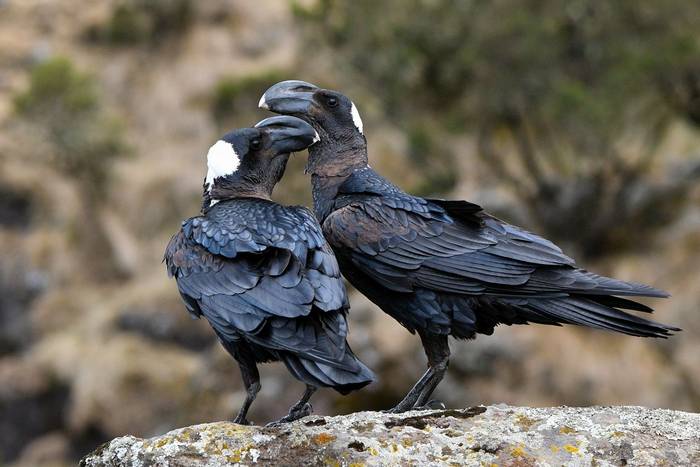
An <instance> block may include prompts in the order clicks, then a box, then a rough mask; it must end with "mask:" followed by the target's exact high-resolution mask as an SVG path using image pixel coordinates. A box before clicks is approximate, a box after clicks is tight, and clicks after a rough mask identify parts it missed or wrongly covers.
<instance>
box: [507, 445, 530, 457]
mask: <svg viewBox="0 0 700 467" xmlns="http://www.w3.org/2000/svg"><path fill="white" fill-rule="evenodd" d="M510 455H511V456H513V457H525V456H526V455H527V452H526V451H525V447H524V446H522V445H520V446H516V447H514V448H513V449H511V450H510Z"/></svg>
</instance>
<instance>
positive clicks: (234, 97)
mask: <svg viewBox="0 0 700 467" xmlns="http://www.w3.org/2000/svg"><path fill="white" fill-rule="evenodd" d="M287 76H288V75H287V74H286V73H285V72H283V71H279V70H270V71H265V72H262V73H258V74H254V75H248V76H244V77H236V78H234V77H225V78H222V79H220V80H219V82H218V83H217V84H216V86H215V87H214V90H213V92H212V95H211V99H210V101H211V104H210V108H211V114H212V116H213V117H214V120H216V122H217V123H219V124H226V123H233V122H234V121H235V120H236V119H235V117H236V115H238V114H241V115H242V116H247V115H249V114H250V112H251V110H254V109H256V108H257V106H258V99H260V96H261V95H262V94H263V93H264V92H265V91H266V90H267V88H268V87H270V86H272V85H273V84H275V83H276V82H278V81H281V80H283V79H285V77H287ZM239 123H241V124H245V122H242V121H241V122H239Z"/></svg>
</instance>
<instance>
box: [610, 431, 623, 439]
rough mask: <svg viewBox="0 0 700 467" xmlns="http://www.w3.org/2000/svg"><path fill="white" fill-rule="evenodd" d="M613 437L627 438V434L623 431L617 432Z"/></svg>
mask: <svg viewBox="0 0 700 467" xmlns="http://www.w3.org/2000/svg"><path fill="white" fill-rule="evenodd" d="M611 436H614V437H615V438H621V437H623V436H625V434H624V433H623V432H621V431H616V432H614V433H613V434H612V435H611Z"/></svg>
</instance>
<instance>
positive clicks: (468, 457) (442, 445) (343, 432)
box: [80, 405, 700, 467]
mask: <svg viewBox="0 0 700 467" xmlns="http://www.w3.org/2000/svg"><path fill="white" fill-rule="evenodd" d="M662 464H663V465H674V466H679V465H700V414H694V413H687V412H680V411H672V410H662V409H648V408H643V407H590V408H573V407H553V408H527V407H511V406H506V405H498V406H489V407H471V408H468V409H461V410H434V411H421V412H409V413H406V414H401V415H393V414H385V413H380V412H358V413H355V414H351V415H344V416H337V417H321V416H310V417H306V418H304V419H302V420H300V421H297V422H294V423H291V424H288V425H283V426H278V427H257V426H250V427H249V426H241V425H236V424H233V423H229V422H217V423H208V424H202V425H195V426H191V427H186V428H180V429H177V430H173V431H171V432H169V433H166V434H165V435H162V436H156V437H154V438H150V439H139V438H135V437H133V436H124V437H121V438H116V439H114V440H112V441H111V442H110V443H107V444H104V445H103V446H101V447H99V448H98V449H97V450H96V451H95V452H93V453H92V454H90V455H88V456H86V457H85V458H83V460H82V461H81V464H80V465H81V466H82V467H102V466H110V467H117V466H129V467H140V466H151V465H156V466H181V467H185V466H209V467H214V466H225V465H266V466H268V465H306V466H311V465H333V466H351V465H355V466H360V465H368V466H369V465H421V466H424V465H499V466H508V465H518V466H527V465H538V466H546V465H556V466H560V465H573V466H576V465H581V466H584V465H585V466H589V465H596V466H617V465H649V466H651V465H662Z"/></svg>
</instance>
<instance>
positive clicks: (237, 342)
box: [165, 117, 373, 424]
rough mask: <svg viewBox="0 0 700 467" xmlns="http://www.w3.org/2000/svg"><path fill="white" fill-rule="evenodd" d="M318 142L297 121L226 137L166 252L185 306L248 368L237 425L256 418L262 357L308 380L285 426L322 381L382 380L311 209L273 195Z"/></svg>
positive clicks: (349, 384) (344, 387)
mask: <svg viewBox="0 0 700 467" xmlns="http://www.w3.org/2000/svg"><path fill="white" fill-rule="evenodd" d="M317 140H318V135H317V133H316V132H315V131H314V129H313V128H311V127H310V126H309V125H308V124H306V123H304V122H303V121H301V120H299V119H298V118H294V117H273V118H268V119H266V120H263V121H262V122H260V123H258V124H257V125H256V126H255V128H243V129H239V130H236V131H233V132H231V133H228V134H227V135H225V136H224V137H223V138H222V139H221V140H219V141H218V142H217V143H216V144H214V145H213V146H212V147H211V149H209V153H208V154H207V165H208V168H209V170H208V172H207V176H206V179H205V182H204V202H203V205H202V214H201V215H200V216H197V217H192V218H190V219H187V220H186V221H184V222H183V223H182V228H181V229H180V231H179V232H178V233H177V234H175V235H174V236H173V238H172V239H171V240H170V243H169V244H168V247H167V249H166V251H165V262H166V265H167V268H168V272H169V274H170V275H171V276H172V277H175V279H176V281H177V286H178V290H179V291H180V295H181V296H182V299H183V301H184V302H185V307H186V308H187V310H188V311H189V312H190V313H191V314H192V315H193V316H194V317H197V318H199V317H201V316H204V318H206V319H207V320H208V321H209V324H211V326H212V328H214V331H215V332H216V334H217V336H218V337H219V340H220V341H221V343H222V344H223V346H224V348H225V349H226V350H227V351H228V352H229V353H230V354H231V355H232V356H233V358H235V359H236V361H237V362H238V364H239V366H240V369H241V375H242V377H243V382H244V384H245V387H246V392H247V397H246V400H245V402H244V404H243V406H242V407H241V409H240V412H239V413H238V415H237V416H236V418H235V420H234V421H235V422H236V423H242V424H247V423H249V422H248V420H247V418H246V415H247V412H248V409H249V407H250V405H251V404H252V402H253V400H254V399H255V396H256V395H257V393H258V391H259V390H260V376H259V374H258V369H257V365H256V364H257V363H260V362H268V361H282V362H283V363H284V364H285V365H286V366H287V368H288V369H289V371H290V372H291V373H292V375H294V376H295V377H296V378H297V379H299V380H301V381H302V382H304V383H306V391H305V392H304V395H303V396H302V398H301V400H299V402H298V403H296V404H295V405H294V406H292V408H291V409H290V410H289V414H288V415H287V416H286V417H284V418H282V419H281V420H280V422H286V421H291V420H296V419H297V418H300V417H303V416H305V415H307V414H309V413H310V411H311V406H310V405H309V403H308V401H309V399H310V397H311V395H312V394H313V393H314V391H315V390H316V389H317V388H318V387H320V386H325V387H331V388H333V389H335V390H336V391H338V392H340V393H342V394H346V393H348V392H349V391H351V390H354V389H358V388H361V387H363V386H365V385H367V384H369V383H370V382H371V381H372V380H373V374H372V372H371V370H369V369H368V368H367V367H366V366H365V365H364V364H363V363H362V362H360V361H359V360H358V359H357V357H355V355H354V354H353V353H352V350H351V349H350V347H349V346H348V344H347V342H346V340H345V338H346V335H347V332H348V327H347V322H346V317H345V315H346V313H347V311H348V309H349V305H348V300H347V295H346V291H345V285H344V284H343V281H342V278H341V275H340V270H339V268H338V263H337V261H336V259H335V257H334V256H333V251H332V250H331V249H330V247H329V246H328V244H327V243H326V241H325V240H324V238H323V233H322V232H321V228H320V226H319V225H318V222H317V221H316V219H315V218H314V217H313V214H312V213H311V211H309V210H308V209H306V208H304V207H301V206H282V205H280V204H277V203H275V202H273V201H271V200H270V196H271V194H272V190H273V188H274V187H275V184H277V182H278V181H279V180H280V179H281V178H282V175H283V174H284V169H285V166H286V165H287V160H288V159H289V155H290V153H291V152H293V151H300V150H303V149H304V148H306V147H307V146H309V145H310V144H313V143H314V142H315V141H317Z"/></svg>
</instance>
